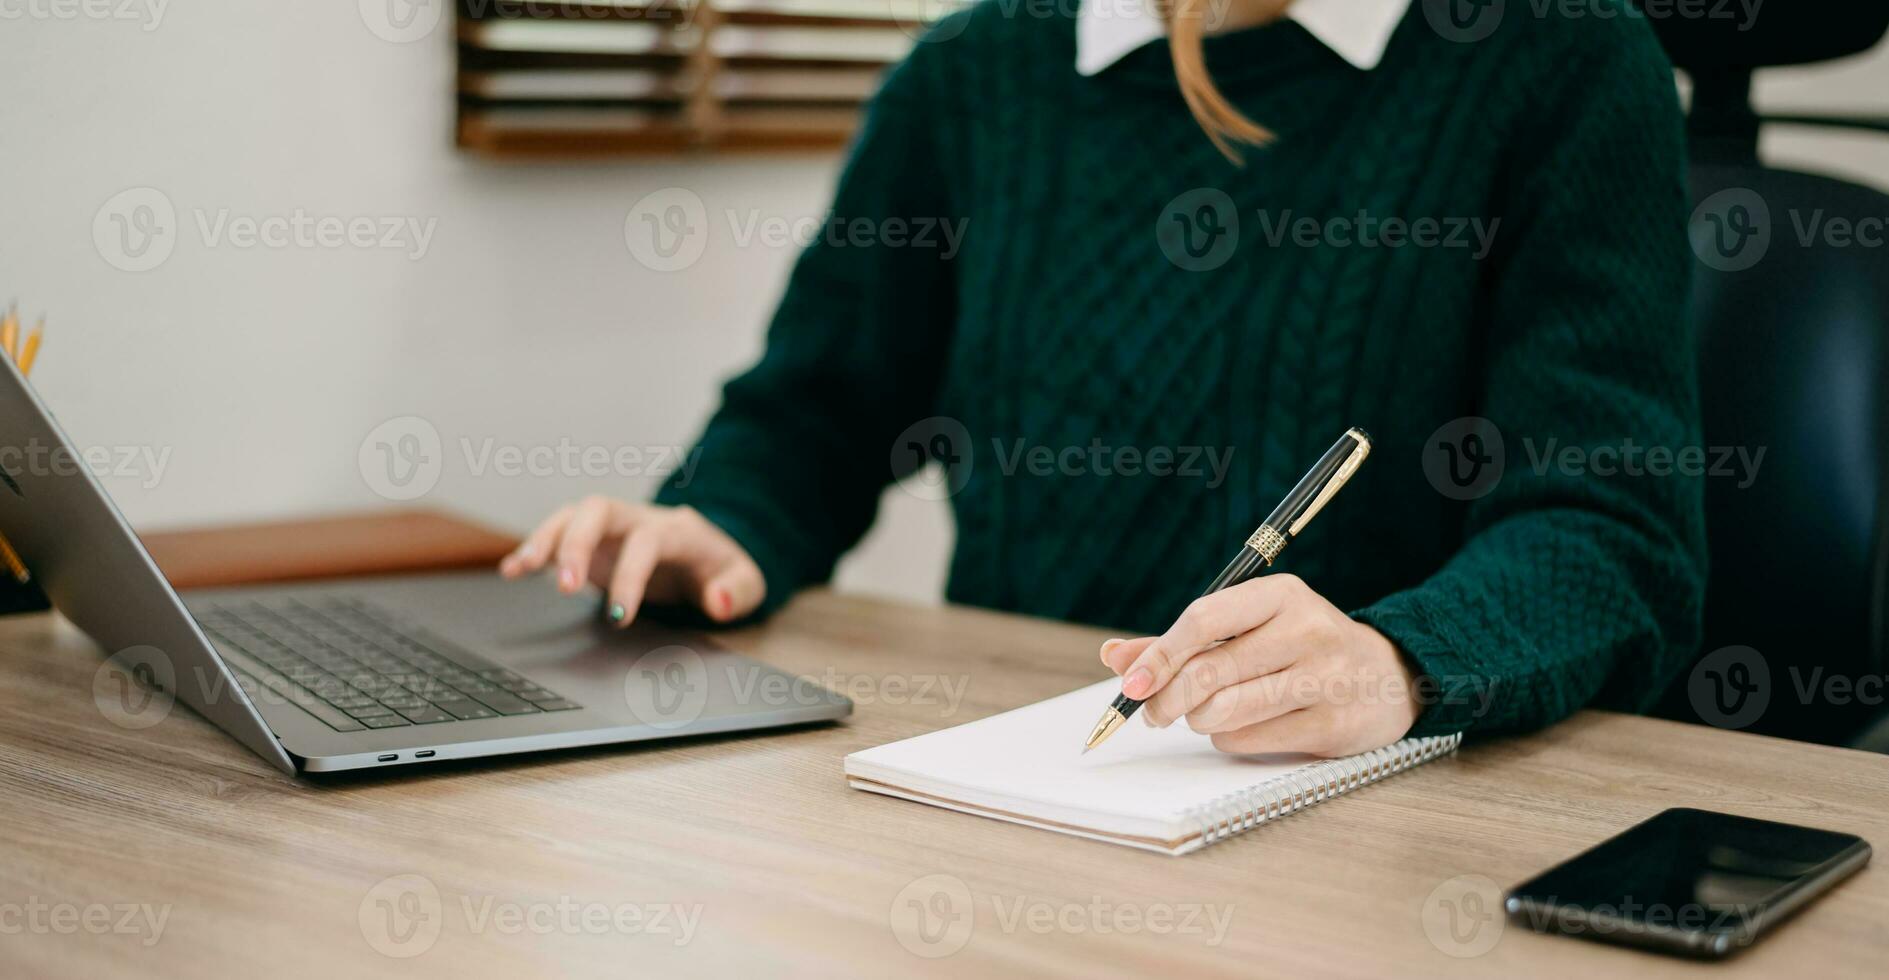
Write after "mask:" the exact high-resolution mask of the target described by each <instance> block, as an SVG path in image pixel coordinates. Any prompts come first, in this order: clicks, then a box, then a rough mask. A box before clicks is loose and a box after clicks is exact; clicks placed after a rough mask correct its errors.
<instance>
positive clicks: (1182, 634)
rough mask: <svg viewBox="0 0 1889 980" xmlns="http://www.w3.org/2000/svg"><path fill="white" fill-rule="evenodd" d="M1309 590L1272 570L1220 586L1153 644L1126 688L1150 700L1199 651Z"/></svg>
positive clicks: (1128, 677) (1260, 621)
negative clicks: (1226, 586)
mask: <svg viewBox="0 0 1889 980" xmlns="http://www.w3.org/2000/svg"><path fill="white" fill-rule="evenodd" d="M1302 591H1306V589H1305V584H1304V583H1303V582H1300V581H1299V579H1298V577H1297V576H1293V575H1268V576H1266V577H1264V578H1256V579H1253V580H1252V581H1250V582H1242V583H1240V584H1239V585H1236V586H1234V587H1232V588H1230V589H1221V590H1220V591H1218V592H1215V593H1213V594H1212V595H1204V596H1201V597H1200V598H1198V599H1195V600H1194V601H1193V602H1191V603H1189V604H1188V606H1187V610H1186V611H1185V612H1183V613H1181V617H1180V618H1179V619H1177V620H1175V621H1174V625H1173V626H1170V627H1168V631H1167V632H1166V633H1163V634H1161V637H1160V639H1158V640H1156V641H1155V642H1154V643H1151V644H1149V645H1148V648H1147V649H1146V650H1143V651H1142V652H1141V656H1140V657H1138V658H1136V660H1135V663H1134V666H1132V667H1130V668H1129V669H1128V673H1127V674H1125V675H1124V676H1123V679H1122V693H1123V694H1126V695H1128V696H1129V697H1131V698H1138V699H1140V700H1143V701H1146V700H1147V699H1149V698H1150V697H1153V696H1154V693H1155V692H1156V691H1159V690H1160V689H1161V688H1162V687H1163V686H1165V685H1166V684H1167V683H1168V681H1171V680H1173V679H1174V674H1175V673H1176V672H1177V671H1179V670H1180V669H1181V667H1182V665H1184V664H1186V663H1187V661H1188V660H1189V659H1191V658H1192V657H1193V656H1194V655H1195V654H1197V653H1200V652H1201V651H1203V650H1206V649H1208V648H1209V647H1212V646H1213V645H1215V644H1217V643H1219V642H1220V641H1222V640H1224V639H1226V638H1228V637H1232V636H1238V635H1240V634H1241V633H1246V632H1250V631H1252V630H1255V629H1258V628H1259V627H1260V626H1263V625H1265V624H1266V622H1267V621H1269V620H1271V619H1272V618H1273V617H1274V616H1276V615H1278V614H1279V610H1280V609H1282V608H1284V607H1285V604H1286V602H1287V601H1288V600H1289V599H1290V598H1291V597H1293V596H1295V595H1297V594H1299V593H1300V592H1302Z"/></svg>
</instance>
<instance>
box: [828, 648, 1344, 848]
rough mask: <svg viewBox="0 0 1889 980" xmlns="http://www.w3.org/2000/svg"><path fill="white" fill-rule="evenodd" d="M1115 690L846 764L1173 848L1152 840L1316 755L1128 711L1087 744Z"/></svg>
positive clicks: (944, 800)
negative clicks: (1244, 744) (1222, 742)
mask: <svg viewBox="0 0 1889 980" xmlns="http://www.w3.org/2000/svg"><path fill="white" fill-rule="evenodd" d="M1119 693H1121V682H1120V681H1117V680H1106V681H1101V682H1099V683H1096V684H1092V685H1090V686H1088V687H1085V688H1082V689H1081V690H1078V691H1071V692H1069V693H1068V694H1064V695H1062V696H1060V697H1054V698H1050V699H1049V700H1047V701H1039V702H1037V703H1036V704H1032V705H1028V706H1025V707H1022V708H1018V709H1016V710H1015V711H1006V712H1004V713H1003V714H1000V715H993V716H991V717H989V718H984V719H982V720H979V721H974V722H971V723H969V724H965V725H959V726H958V727H956V728H947V729H944V730H942V731H936V732H932V733H930V734H927V735H920V736H918V737H916V738H908V739H906V740H904V741H902V742H893V743H891V744H888V745H881V746H878V747H877V748H871V749H866V750H864V751H862V752H855V753H853V754H852V755H849V756H847V757H846V775H847V776H849V777H852V779H853V785H854V786H856V787H858V788H860V789H866V790H871V791H874V792H882V793H883V792H888V791H891V792H890V794H889V795H894V796H903V797H905V798H907V799H916V800H919V801H920V802H925V803H932V804H934V805H938V806H946V807H952V805H953V804H954V803H955V804H962V805H967V806H970V807H976V808H979V810H980V811H981V810H994V811H1000V812H998V813H984V814H983V815H985V816H996V817H999V818H1002V819H1016V818H1021V820H1020V821H1019V822H1024V823H1030V824H1032V825H1034V826H1048V827H1049V829H1052V830H1061V831H1064V832H1066V833H1078V834H1081V833H1083V832H1084V831H1088V832H1089V833H1087V834H1084V836H1095V835H1097V834H1110V835H1120V836H1126V837H1134V838H1144V839H1148V840H1147V842H1146V843H1141V844H1140V845H1139V846H1144V847H1149V848H1150V849H1153V850H1163V851H1176V850H1183V849H1188V848H1186V847H1183V846H1179V845H1177V844H1172V843H1170V844H1168V845H1165V846H1163V845H1157V844H1155V843H1154V842H1156V841H1161V842H1178V841H1181V840H1183V839H1185V838H1188V837H1191V836H1193V835H1195V834H1197V833H1198V832H1199V830H1200V827H1199V826H1198V824H1197V823H1196V822H1195V821H1193V820H1192V819H1190V818H1189V815H1188V811H1189V810H1190V809H1192V808H1195V807H1200V806H1204V805H1206V804H1208V803H1211V802H1213V801H1215V800H1217V799H1219V798H1220V797H1222V796H1225V795H1227V794H1229V793H1234V792H1238V791H1241V790H1247V789H1250V788H1252V787H1254V786H1258V785H1261V784H1264V783H1269V782H1271V781H1273V780H1276V779H1278V778H1280V777H1282V776H1285V775H1286V774H1288V773H1291V772H1294V771H1296V770H1298V769H1301V768H1303V767H1305V766H1308V765H1311V764H1314V763H1316V762H1318V761H1319V760H1317V759H1314V758H1312V757H1309V756H1296V755H1295V756H1234V755H1228V754H1226V753H1224V752H1221V751H1219V750H1218V749H1215V748H1214V747H1213V743H1212V741H1210V740H1209V739H1208V738H1207V736H1205V735H1200V734H1196V733H1195V732H1194V731H1193V730H1192V729H1189V728H1188V727H1187V723H1186V722H1185V721H1180V722H1176V723H1175V724H1173V725H1170V726H1169V727H1167V728H1161V729H1157V728H1149V727H1148V726H1147V725H1145V724H1143V723H1142V722H1141V720H1140V719H1139V718H1130V719H1129V720H1128V724H1126V725H1123V726H1122V728H1121V730H1120V731H1118V732H1116V733H1115V735H1114V737H1112V738H1110V739H1109V740H1108V741H1107V742H1104V743H1103V744H1102V745H1101V746H1099V747H1097V748H1096V749H1095V750H1094V751H1092V752H1089V753H1088V754H1087V755H1084V754H1083V752H1082V742H1083V740H1084V739H1086V738H1087V737H1088V735H1089V732H1090V730H1091V729H1093V728H1094V727H1095V722H1096V719H1097V718H1099V717H1101V714H1102V709H1104V708H1106V707H1108V706H1109V704H1110V702H1112V701H1113V700H1114V699H1115V696H1116V695H1117V694H1119ZM874 784H877V785H874ZM900 790H903V791H904V792H898V791H900ZM952 808H954V809H962V808H963V807H962V806H958V807H952ZM974 812H976V811H974ZM1118 843H1136V842H1133V841H1118Z"/></svg>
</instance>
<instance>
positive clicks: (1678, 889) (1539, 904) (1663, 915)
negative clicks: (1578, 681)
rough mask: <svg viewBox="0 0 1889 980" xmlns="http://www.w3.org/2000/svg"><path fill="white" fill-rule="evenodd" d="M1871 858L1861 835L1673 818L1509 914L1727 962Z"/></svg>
mask: <svg viewBox="0 0 1889 980" xmlns="http://www.w3.org/2000/svg"><path fill="white" fill-rule="evenodd" d="M1869 855H1870V847H1869V842H1868V841H1865V840H1863V839H1862V838H1861V837H1858V836H1856V835H1854V834H1839V833H1836V832H1833V831H1828V830H1816V829H1813V828H1810V827H1796V826H1792V825H1791V824H1787V823H1773V822H1771V821H1769V820H1753V819H1751V818H1749V817H1734V816H1732V815H1730V814H1726V813H1713V812H1711V811H1709V810H1690V809H1673V810H1667V811H1665V812H1664V813H1661V814H1659V815H1658V816H1655V817H1653V818H1652V819H1650V820H1647V821H1645V822H1643V823H1639V824H1636V825H1634V826H1632V827H1630V828H1628V829H1627V830H1626V831H1624V832H1622V833H1620V834H1619V835H1617V836H1614V837H1611V838H1609V839H1607V840H1605V841H1602V842H1601V843H1600V844H1599V845H1597V846H1595V847H1594V848H1592V849H1590V850H1588V851H1586V852H1584V853H1582V854H1579V855H1576V856H1575V857H1573V858H1570V859H1568V860H1567V861H1564V862H1562V863H1561V864H1559V865H1556V866H1555V867H1553V868H1550V869H1549V870H1547V871H1546V872H1543V873H1542V874H1541V875H1539V876H1537V877H1536V878H1534V879H1533V880H1530V881H1527V882H1524V883H1522V884H1520V885H1517V886H1515V888H1513V889H1511V890H1510V891H1509V894H1508V900H1507V907H1508V912H1509V917H1510V918H1511V919H1512V920H1513V921H1515V922H1517V923H1520V924H1525V925H1527V926H1529V927H1530V928H1533V929H1534V930H1535V931H1537V932H1559V933H1564V934H1566V935H1570V936H1580V937H1583V938H1588V939H1598V940H1601V941H1603V942H1613V943H1622V944H1625V945H1629V946H1640V947H1644V948H1648V949H1655V950H1659V951H1661V952H1668V953H1678V954H1681V955H1686V956H1698V957H1720V956H1727V955H1730V954H1731V953H1734V952H1737V951H1738V950H1740V949H1743V948H1744V947H1746V946H1749V945H1751V943H1752V942H1753V941H1754V940H1756V939H1757V938H1758V936H1759V935H1761V934H1762V933H1763V932H1764V931H1765V930H1766V929H1769V928H1770V927H1771V926H1774V925H1776V924H1777V923H1779V922H1782V921H1783V920H1784V919H1786V918H1788V917H1789V916H1790V915H1791V914H1792V913H1793V912H1796V911H1797V910H1798V909H1801V908H1803V907H1804V905H1805V904H1807V903H1809V902H1810V900H1811V899H1813V898H1816V897H1817V896H1818V895H1821V894H1823V893H1824V892H1826V891H1829V890H1830V889H1831V888H1832V887H1833V886H1835V885H1836V883H1837V882H1839V881H1842V880H1843V879H1844V878H1846V877H1849V876H1850V875H1852V874H1854V873H1855V872H1856V871H1857V870H1858V869H1860V868H1861V867H1862V866H1863V865H1865V864H1868V863H1869Z"/></svg>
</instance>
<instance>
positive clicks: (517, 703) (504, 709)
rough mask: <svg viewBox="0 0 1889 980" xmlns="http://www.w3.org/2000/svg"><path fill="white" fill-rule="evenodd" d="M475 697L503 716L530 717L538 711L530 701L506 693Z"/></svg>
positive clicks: (494, 692)
mask: <svg viewBox="0 0 1889 980" xmlns="http://www.w3.org/2000/svg"><path fill="white" fill-rule="evenodd" d="M473 697H476V698H478V699H479V700H480V701H483V702H484V703H485V706H486V707H488V708H491V709H492V710H493V711H496V712H498V713H499V714H501V715H528V714H531V713H532V712H534V711H536V710H538V709H537V707H536V706H534V705H533V704H532V703H531V702H530V701H527V700H525V699H524V698H521V697H515V696H513V695H510V694H506V693H505V692H504V691H493V692H488V693H485V694H475V695H473Z"/></svg>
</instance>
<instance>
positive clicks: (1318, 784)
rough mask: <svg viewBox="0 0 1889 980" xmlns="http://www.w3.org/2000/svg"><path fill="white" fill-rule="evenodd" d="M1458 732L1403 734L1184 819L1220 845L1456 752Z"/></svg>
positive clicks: (1231, 796)
mask: <svg viewBox="0 0 1889 980" xmlns="http://www.w3.org/2000/svg"><path fill="white" fill-rule="evenodd" d="M1462 740H1463V736H1462V733H1460V732H1459V733H1457V734H1455V735H1440V736H1436V737H1434V738H1407V739H1404V740H1403V741H1401V742H1396V743H1393V744H1391V745H1386V746H1384V747H1383V748H1380V749H1372V750H1371V751H1369V752H1365V753H1362V754H1359V755H1354V756H1350V757H1348V758H1344V759H1327V760H1325V761H1324V762H1316V763H1313V764H1312V765H1309V766H1306V767H1305V768H1303V769H1300V770H1298V771H1296V772H1293V773H1291V774H1289V775H1287V776H1285V777H1284V778H1281V779H1275V780H1273V781H1271V782H1267V783H1261V784H1259V785H1258V786H1249V787H1247V788H1246V789H1242V790H1236V791H1234V792H1232V793H1228V794H1226V795H1225V796H1222V797H1219V798H1218V799H1215V800H1213V801H1212V802H1209V803H1204V804H1201V805H1200V806H1197V807H1192V808H1190V809H1189V810H1188V811H1187V816H1186V818H1187V819H1189V820H1192V821H1194V822H1195V823H1197V824H1198V825H1199V826H1200V842H1201V844H1202V845H1203V846H1204V845H1208V844H1218V843H1219V842H1221V841H1223V840H1226V839H1227V838H1229V837H1232V836H1233V835H1235V834H1243V833H1245V832H1246V831H1249V830H1252V829H1253V828H1254V827H1257V826H1259V825H1260V824H1263V823H1265V822H1267V821H1269V820H1277V819H1279V818H1280V817H1283V816H1287V815H1289V814H1293V813H1297V812H1298V811H1300V810H1303V809H1305V808H1306V807H1308V806H1312V805H1314V804H1318V803H1323V802H1325V801H1326V800H1329V799H1331V798H1332V797H1334V796H1341V795H1343V794H1345V793H1349V792H1351V791H1352V790H1354V789H1357V788H1358V787H1360V786H1365V785H1368V784H1370V783H1375V782H1377V781H1378V780H1380V779H1383V778H1384V777H1385V776H1389V775H1392V774H1395V773H1399V772H1402V771H1404V770H1405V769H1409V768H1411V767H1412V766H1420V765H1422V764H1424V763H1426V762H1429V761H1430V760H1431V759H1435V758H1437V757H1438V756H1443V755H1448V754H1450V753H1451V752H1454V751H1456V746H1457V745H1458V744H1459V743H1461V742H1462Z"/></svg>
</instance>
